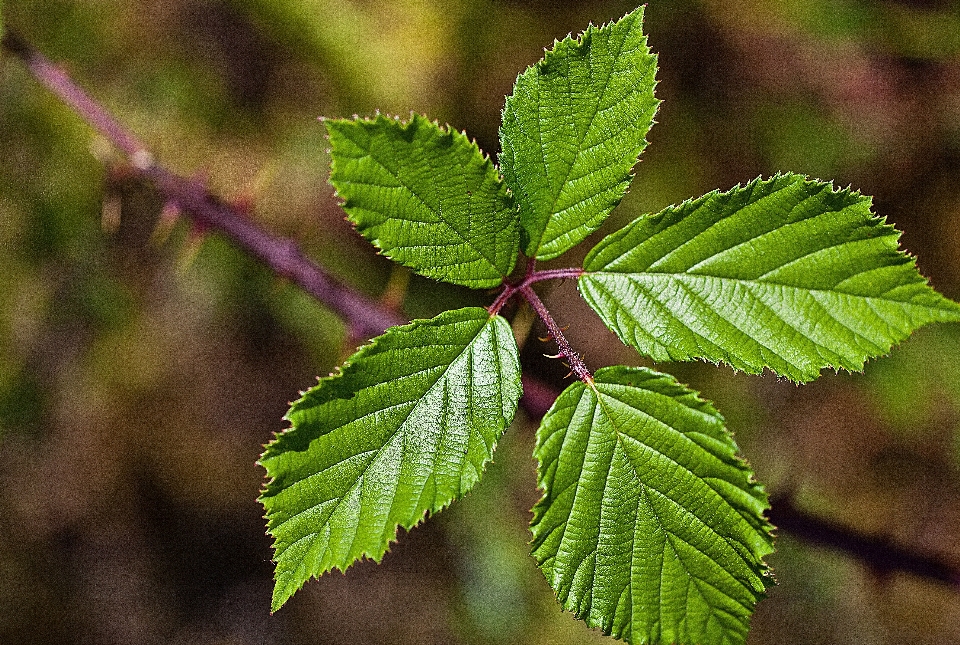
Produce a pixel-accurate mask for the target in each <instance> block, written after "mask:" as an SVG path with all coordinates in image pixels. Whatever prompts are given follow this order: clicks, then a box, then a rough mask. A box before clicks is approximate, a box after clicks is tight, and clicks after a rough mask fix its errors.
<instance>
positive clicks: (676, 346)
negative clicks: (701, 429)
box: [580, 175, 960, 381]
mask: <svg viewBox="0 0 960 645" xmlns="http://www.w3.org/2000/svg"><path fill="white" fill-rule="evenodd" d="M899 235H900V234H899V232H898V231H897V230H896V229H894V228H893V227H892V226H889V225H887V224H885V223H884V222H883V220H881V219H878V218H876V217H874V216H873V214H872V213H871V212H870V198H869V197H863V196H861V195H860V194H858V193H855V192H851V191H850V190H835V189H834V188H833V187H832V186H831V185H830V184H826V183H822V182H818V181H811V180H807V179H806V178H804V177H801V176H799V175H777V176H775V177H773V178H771V179H767V180H761V179H756V180H754V181H752V182H750V183H749V184H747V185H746V186H743V187H740V186H738V187H736V188H734V189H733V190H730V191H729V192H726V193H721V192H717V191H715V192H712V193H709V194H707V195H705V196H703V197H700V198H699V199H695V200H692V201H687V202H684V203H682V204H680V205H679V206H672V207H670V208H667V209H666V210H664V211H662V212H661V213H659V214H657V215H653V216H644V217H641V218H639V219H637V220H635V221H633V222H632V223H631V224H629V225H627V226H626V227H625V228H623V229H621V230H620V231H617V232H616V233H613V234H612V235H610V236H608V237H607V238H606V239H604V240H602V241H601V242H600V243H599V244H598V245H597V246H596V248H594V249H593V250H592V251H591V252H590V253H589V255H587V257H586V259H585V261H584V270H585V273H584V275H583V276H581V278H580V291H581V293H582V294H583V296H584V298H586V299H587V301H588V302H589V303H590V305H591V306H592V307H593V308H594V310H596V312H597V313H598V314H599V315H600V317H601V318H602V319H603V321H604V322H605V323H606V324H607V326H608V327H609V328H610V329H612V330H613V331H614V332H616V333H617V334H618V335H619V336H620V338H621V339H622V340H623V342H624V343H626V344H628V345H631V346H633V347H635V348H636V349H637V350H639V351H640V352H642V353H644V354H647V355H649V356H651V357H652V358H654V359H655V360H688V359H691V358H704V359H707V360H710V361H714V362H717V361H724V362H726V363H729V364H730V365H732V366H733V367H735V368H737V369H741V370H744V371H746V372H751V373H759V372H760V371H762V370H763V368H764V367H768V368H770V369H771V370H773V371H774V372H776V373H777V374H780V375H782V376H786V377H788V378H790V379H793V380H795V381H808V380H811V379H814V378H816V377H817V375H818V374H819V371H820V370H821V369H822V368H824V367H834V368H844V369H848V370H861V369H863V364H864V361H865V360H866V359H867V358H870V357H874V356H879V355H882V354H886V353H887V352H889V351H890V348H891V347H892V345H893V344H894V343H896V342H898V341H900V340H902V339H904V338H906V337H907V336H908V335H910V333H911V332H913V331H914V330H915V329H916V328H917V327H920V326H921V325H924V324H926V323H930V322H936V321H957V320H960V305H957V304H956V303H954V302H952V301H950V300H947V299H946V298H944V297H943V296H941V295H940V294H938V293H937V292H935V291H934V290H933V289H931V288H930V287H929V286H928V285H927V283H926V280H924V279H923V277H921V276H920V274H919V273H918V272H917V269H916V266H915V264H914V261H913V259H912V258H911V257H910V256H908V255H906V254H905V253H902V252H900V251H899V250H898V248H897V239H898V237H899Z"/></svg>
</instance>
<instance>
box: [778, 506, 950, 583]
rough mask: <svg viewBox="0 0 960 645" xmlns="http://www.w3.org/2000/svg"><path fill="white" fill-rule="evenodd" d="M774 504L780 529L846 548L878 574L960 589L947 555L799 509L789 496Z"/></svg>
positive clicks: (828, 545)
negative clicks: (910, 546)
mask: <svg viewBox="0 0 960 645" xmlns="http://www.w3.org/2000/svg"><path fill="white" fill-rule="evenodd" d="M770 506H771V509H770V513H769V514H768V515H769V519H770V521H771V522H772V523H773V524H774V525H775V526H776V527H777V528H778V529H780V530H782V531H786V532H788V533H792V534H793V535H794V537H797V538H799V539H801V540H803V541H804V542H808V543H810V544H818V545H821V546H825V547H829V548H831V549H836V550H838V551H842V552H843V553H846V554H847V555H849V556H851V557H854V558H856V559H858V560H860V561H862V562H863V563H864V564H865V565H867V566H868V567H869V568H870V569H871V570H873V571H874V572H876V573H877V574H880V575H888V574H891V573H896V572H903V573H912V574H913V575H916V576H920V577H921V578H926V579H927V580H934V581H936V582H941V583H944V584H947V585H949V586H951V587H953V588H954V589H960V567H958V566H956V565H953V564H950V563H949V562H947V561H946V560H944V559H943V558H940V557H937V556H935V555H932V554H928V553H920V552H918V551H916V550H914V549H908V548H906V547H903V546H899V545H897V544H894V543H893V542H892V541H891V540H890V539H889V538H886V537H882V536H875V535H867V534H865V533H861V532H860V531H856V530H854V529H852V528H850V527H848V526H844V525H842V524H839V523H837V522H833V521H831V520H828V519H824V518H822V517H817V516H816V515H812V514H810V513H808V512H806V511H804V510H801V509H799V508H797V506H796V505H795V504H794V503H793V500H792V499H791V498H790V496H788V495H782V496H779V497H775V498H774V499H772V500H771V503H770Z"/></svg>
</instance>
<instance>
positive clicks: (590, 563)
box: [532, 367, 772, 645]
mask: <svg viewBox="0 0 960 645" xmlns="http://www.w3.org/2000/svg"><path fill="white" fill-rule="evenodd" d="M535 454H536V457H537V460H538V462H539V466H538V469H537V473H538V482H539V485H540V487H541V488H542V489H543V490H544V491H545V495H544V497H543V499H541V500H540V501H539V502H538V503H537V505H536V506H535V507H534V519H533V523H532V530H533V535H534V539H533V555H534V557H535V558H536V560H537V562H538V563H539V564H540V567H541V569H542V570H543V572H544V574H545V575H546V577H547V580H548V581H549V583H550V585H551V586H552V587H553V588H554V590H555V591H556V592H557V597H558V599H559V601H560V602H561V603H562V604H563V607H564V608H565V609H567V610H568V611H572V612H574V613H575V614H576V615H577V617H578V618H582V619H583V620H585V621H586V622H587V624H589V625H590V626H593V627H599V628H601V629H603V630H604V632H606V633H608V634H612V635H614V636H616V637H618V638H623V639H624V640H626V641H628V642H631V643H663V644H669V643H686V644H689V645H693V644H700V645H720V644H725V643H731V644H732V643H743V642H744V639H745V637H746V633H747V625H748V621H749V617H750V615H751V613H752V612H753V607H754V605H755V603H756V602H757V601H758V600H759V599H760V598H762V597H763V593H764V589H765V586H766V585H768V584H770V583H771V581H770V578H769V577H768V574H767V569H766V566H765V565H764V564H763V563H762V561H761V558H762V557H763V556H764V555H766V554H768V553H770V551H772V540H771V536H770V532H769V531H770V528H771V527H770V526H769V524H768V523H767V522H766V520H765V519H764V518H763V516H762V513H763V511H764V510H765V509H766V508H767V507H768V506H767V499H766V495H765V494H764V492H763V490H762V488H761V487H760V486H759V485H757V484H755V483H753V481H752V476H751V472H750V470H749V469H748V467H747V466H746V464H745V463H744V462H743V461H742V460H740V459H739V458H738V457H737V456H736V445H735V444H734V442H733V439H732V438H731V436H730V434H729V433H728V432H727V430H726V429H725V428H724V425H723V419H722V417H721V416H720V415H719V414H718V413H717V412H716V411H715V410H714V409H713V407H712V406H711V405H710V404H709V403H707V402H705V401H703V400H701V399H699V398H698V397H697V396H696V393H694V392H692V391H691V390H688V389H687V388H685V387H683V386H682V385H680V384H679V383H677V382H676V381H675V380H674V379H673V378H672V377H670V376H667V375H665V374H659V373H657V372H654V371H652V370H648V369H644V368H627V367H608V368H603V369H601V370H599V371H598V372H597V373H596V377H595V380H594V382H593V383H592V384H591V385H589V386H588V385H586V384H584V383H582V382H577V383H574V384H573V385H571V386H569V387H568V388H567V389H566V390H565V391H564V392H563V394H561V395H560V397H559V398H558V399H557V401H556V403H554V405H553V407H552V408H551V409H550V411H549V412H548V413H547V415H546V416H545V417H544V419H543V423H542V425H541V426H540V429H539V430H538V432H537V448H536V453H535Z"/></svg>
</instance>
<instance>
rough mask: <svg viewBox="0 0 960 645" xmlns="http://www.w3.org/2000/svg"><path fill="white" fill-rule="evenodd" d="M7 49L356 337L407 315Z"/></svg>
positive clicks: (28, 54)
mask: <svg viewBox="0 0 960 645" xmlns="http://www.w3.org/2000/svg"><path fill="white" fill-rule="evenodd" d="M2 45H3V48H4V49H6V50H8V51H9V52H10V53H12V54H13V55H15V56H17V57H18V58H20V59H21V60H22V61H23V62H24V63H25V64H26V66H27V69H28V70H29V71H30V72H31V73H32V74H33V76H34V77H36V79H37V80H38V81H40V82H41V83H42V84H43V85H44V86H46V87H47V89H49V90H50V91H51V92H53V93H54V94H55V95H56V96H57V97H59V98H60V99H61V100H62V101H63V102H64V103H66V104H67V105H68V106H69V107H70V108H71V109H72V110H73V111H74V112H75V113H76V114H77V116H79V117H80V118H81V119H83V120H84V121H85V122H86V123H87V124H89V125H90V126H91V127H93V128H94V129H95V130H96V131H97V132H99V133H100V134H101V135H103V136H104V137H105V138H106V139H107V140H108V141H110V143H112V144H113V145H114V146H116V147H117V149H118V150H120V151H121V152H123V153H124V154H125V155H126V156H127V157H129V159H130V163H131V165H132V171H133V172H134V173H135V174H137V175H139V176H140V177H142V178H144V179H146V180H149V181H151V182H152V183H153V184H154V185H155V186H156V187H157V189H158V190H159V191H160V193H161V194H162V195H163V196H164V197H165V198H166V199H167V200H168V201H170V202H172V203H174V204H175V205H176V206H177V207H178V208H179V209H180V210H181V211H182V212H183V213H184V214H186V215H187V216H189V217H190V218H191V219H192V220H193V221H194V222H196V224H198V225H199V226H200V227H201V228H203V229H209V230H216V231H219V232H220V233H222V234H224V235H226V236H227V237H228V238H230V239H231V240H233V242H234V243H235V244H236V245H237V246H239V247H240V248H241V249H243V250H244V251H246V252H247V253H249V254H250V255H251V256H253V257H254V258H256V259H258V260H259V261H261V262H262V263H263V264H265V265H267V266H268V267H269V268H270V269H272V270H273V272H274V273H276V274H277V275H280V276H283V277H285V278H287V279H288V280H290V281H291V282H293V283H295V284H296V285H298V286H299V287H300V288H302V289H303V290H304V291H306V292H307V293H309V294H310V295H311V296H313V297H314V298H316V299H317V300H318V301H320V302H321V303H323V304H324V305H326V306H328V307H329V308H330V309H332V310H334V311H336V312H337V313H339V314H340V315H341V316H343V317H344V318H345V319H346V320H347V322H348V323H349V325H350V328H351V331H352V332H353V334H354V335H356V336H361V337H370V336H376V335H378V334H380V333H383V331H384V330H385V329H387V328H388V327H391V326H393V325H398V324H403V323H405V322H406V320H405V319H404V318H403V317H402V316H400V315H399V314H397V313H396V312H394V311H391V310H388V309H386V308H384V307H381V306H380V305H379V304H378V303H377V302H376V301H374V300H373V299H371V298H368V297H366V296H364V295H362V294H360V293H358V292H357V291H355V290H353V289H351V288H350V287H348V286H346V285H344V284H343V283H341V282H340V281H339V280H337V279H336V278H334V277H333V276H332V275H331V274H330V273H328V272H327V271H326V270H324V269H323V268H321V267H320V266H319V265H317V264H316V263H314V262H313V261H311V260H310V259H309V258H308V257H307V256H305V255H304V254H303V252H302V251H300V249H299V247H298V246H297V244H296V243H295V242H293V241H292V240H289V239H283V238H279V237H276V236H274V235H271V234H270V233H268V232H266V231H265V230H263V229H262V228H260V227H259V226H258V225H256V224H254V223H253V222H252V221H250V220H249V219H247V218H246V217H245V216H244V215H243V214H242V213H241V212H240V211H239V210H238V209H236V208H234V207H233V206H230V205H229V204H225V203H223V202H221V201H220V200H219V199H217V198H216V197H215V196H214V195H212V194H211V193H210V192H209V191H208V190H207V189H206V188H205V187H204V186H203V185H202V184H200V183H199V182H197V181H194V180H191V179H187V178H186V177H182V176H180V175H177V174H176V173H173V172H171V171H170V170H167V169H166V168H164V167H163V166H160V165H158V164H157V163H155V162H154V160H153V156H152V155H151V154H150V152H149V151H148V150H147V147H146V146H145V145H144V144H143V143H142V142H140V141H139V140H138V139H137V137H136V136H134V135H133V134H132V133H131V132H130V131H129V130H127V129H126V128H125V127H123V126H122V125H121V124H120V123H119V122H118V121H117V120H116V119H115V118H114V117H113V115H111V114H110V113H109V112H108V111H107V110H106V108H104V107H103V106H102V105H101V104H100V103H98V102H97V101H95V100H94V99H92V98H91V97H90V96H89V95H88V94H87V93H86V92H84V91H83V89H81V88H80V87H79V86H78V85H77V84H76V83H75V82H74V81H73V80H72V79H71V78H70V77H69V76H68V75H67V74H66V72H64V71H63V69H61V68H60V67H58V66H57V65H55V64H53V63H52V62H51V61H50V60H48V59H47V58H46V57H45V56H43V54H41V53H40V52H38V51H37V50H36V49H34V48H33V47H31V46H30V45H29V44H28V43H27V42H26V41H24V40H23V39H21V38H20V37H18V36H17V35H16V34H14V33H12V32H10V31H9V30H7V31H6V32H5V33H4V36H3V40H2Z"/></svg>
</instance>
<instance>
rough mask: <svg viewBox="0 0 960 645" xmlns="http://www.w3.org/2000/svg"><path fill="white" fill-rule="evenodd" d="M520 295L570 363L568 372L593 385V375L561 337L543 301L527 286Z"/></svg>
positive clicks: (521, 289)
mask: <svg viewBox="0 0 960 645" xmlns="http://www.w3.org/2000/svg"><path fill="white" fill-rule="evenodd" d="M520 293H521V295H523V297H524V299H525V300H526V301H527V302H528V303H530V306H531V307H533V310H534V311H536V312H537V315H538V316H540V320H542V321H543V324H544V325H546V326H547V330H548V331H549V332H550V336H552V337H553V340H554V341H555V342H556V343H557V347H558V348H559V349H560V353H561V354H562V355H563V357H564V358H566V359H567V360H568V361H569V362H570V371H572V372H573V373H574V374H576V375H577V378H578V379H580V380H581V381H583V382H584V383H586V384H587V385H593V374H591V373H590V370H588V369H587V366H586V365H584V364H583V360H582V359H581V358H580V355H579V354H577V353H576V352H575V351H573V348H572V347H570V343H568V342H567V339H566V338H564V336H563V331H562V330H561V329H560V325H558V324H557V321H556V320H554V319H553V316H552V315H550V311H549V310H548V309H547V306H546V305H545V304H543V301H542V300H540V298H539V297H538V296H537V294H536V292H535V291H534V290H533V289H531V288H530V286H529V285H527V286H523V287H521V288H520Z"/></svg>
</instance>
